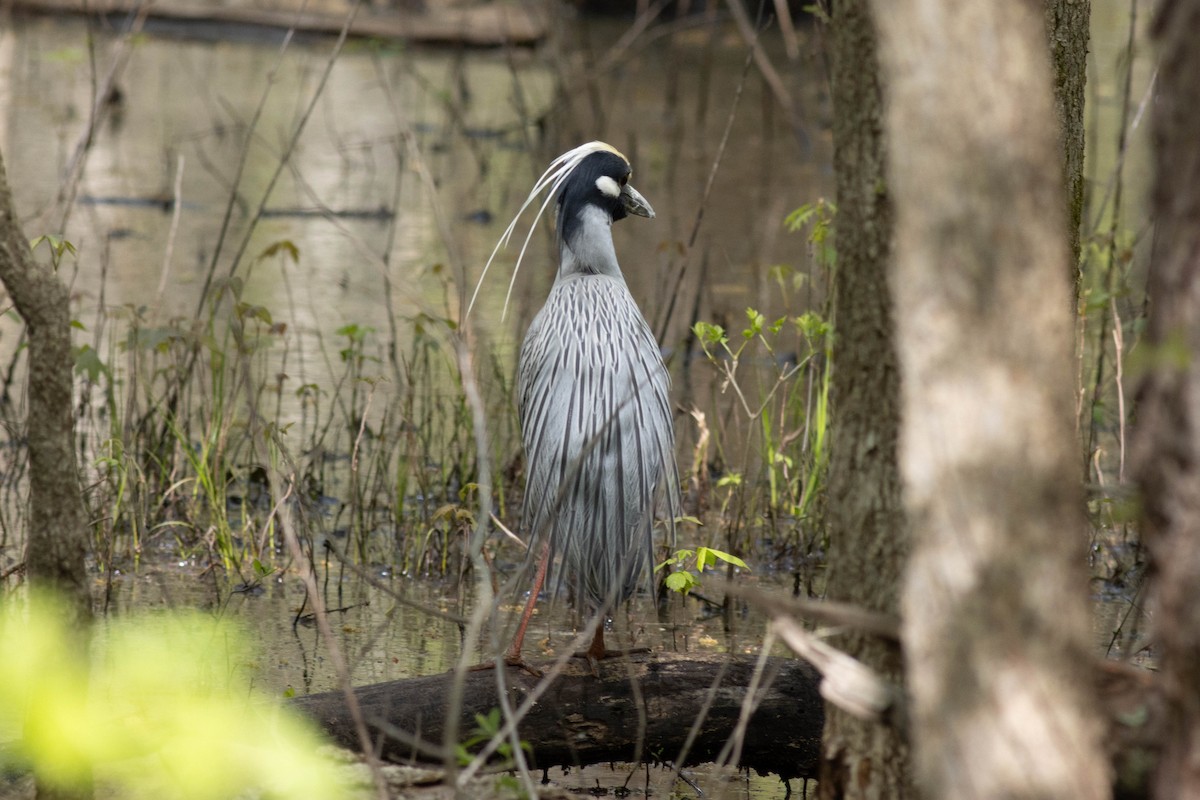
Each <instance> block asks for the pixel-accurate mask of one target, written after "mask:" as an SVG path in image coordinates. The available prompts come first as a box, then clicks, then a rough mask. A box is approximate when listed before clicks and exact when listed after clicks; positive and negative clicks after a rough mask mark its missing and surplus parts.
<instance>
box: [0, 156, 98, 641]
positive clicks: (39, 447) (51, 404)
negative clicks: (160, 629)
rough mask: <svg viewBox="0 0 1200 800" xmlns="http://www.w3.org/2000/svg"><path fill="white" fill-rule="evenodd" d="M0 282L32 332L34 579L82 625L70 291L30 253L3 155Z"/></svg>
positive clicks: (85, 599) (81, 521)
mask: <svg viewBox="0 0 1200 800" xmlns="http://www.w3.org/2000/svg"><path fill="white" fill-rule="evenodd" d="M0 282H2V283H3V284H4V288H5V289H6V290H7V291H8V295H9V297H11V298H12V302H13V305H14V306H16V309H17V313H18V314H20V315H21V318H22V319H23V320H24V321H25V325H26V327H27V328H28V331H29V386H28V399H27V402H28V405H29V418H28V420H27V421H26V437H27V441H28V449H29V506H30V517H29V519H30V522H29V536H28V542H27V546H26V551H25V572H26V575H27V576H28V578H29V580H30V581H31V582H33V583H35V584H42V585H44V586H47V587H49V588H52V589H56V590H58V591H59V592H61V593H62V595H63V596H64V598H65V599H66V600H67V601H68V602H69V603H70V604H71V606H72V608H73V609H74V610H75V613H76V614H77V615H78V617H79V619H80V620H85V619H87V618H89V617H90V616H91V596H90V593H89V591H88V584H87V573H86V569H85V564H84V558H85V557H86V555H87V535H88V534H87V522H86V517H85V515H84V509H83V499H82V494H81V492H80V486H79V472H78V468H77V466H76V461H75V449H74V447H73V446H72V430H73V421H72V417H71V394H72V387H73V383H72V380H73V378H72V375H73V368H74V363H75V361H74V357H73V356H72V354H71V315H70V308H69V305H68V296H67V289H66V287H65V286H64V285H63V283H62V281H60V280H59V279H58V276H57V275H55V274H54V272H53V271H51V270H50V269H49V268H48V267H45V266H43V265H40V264H38V263H37V262H36V261H35V260H34V258H33V253H31V252H30V250H29V241H28V239H26V238H25V235H24V233H22V231H21V226H20V223H19V222H18V221H17V216H16V212H15V211H14V209H13V201H12V193H11V192H10V191H9V187H8V176H7V174H6V173H5V170H4V161H3V158H2V157H0Z"/></svg>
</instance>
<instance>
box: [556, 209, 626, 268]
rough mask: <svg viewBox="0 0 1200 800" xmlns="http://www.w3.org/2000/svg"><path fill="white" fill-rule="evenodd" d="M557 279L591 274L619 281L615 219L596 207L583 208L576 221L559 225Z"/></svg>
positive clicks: (561, 219) (563, 221)
mask: <svg viewBox="0 0 1200 800" xmlns="http://www.w3.org/2000/svg"><path fill="white" fill-rule="evenodd" d="M558 230H559V237H558V276H559V277H560V278H562V277H565V276H567V275H575V274H580V273H582V274H590V275H609V276H612V277H614V278H620V277H622V275H621V267H620V266H619V265H618V264H617V251H616V249H615V248H614V247H613V240H612V218H611V217H609V215H608V213H607V212H605V211H603V210H602V209H599V208H597V207H596V206H592V205H589V206H584V207H583V209H582V210H581V211H580V212H579V213H578V215H577V216H576V218H575V219H574V220H566V219H563V218H561V217H560V218H559V221H558Z"/></svg>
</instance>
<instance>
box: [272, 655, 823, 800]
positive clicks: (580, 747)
mask: <svg viewBox="0 0 1200 800" xmlns="http://www.w3.org/2000/svg"><path fill="white" fill-rule="evenodd" d="M756 662H757V658H755V657H751V656H737V655H733V656H731V655H724V654H722V655H715V656H707V655H706V656H696V655H688V656H678V655H670V656H668V655H663V654H633V655H629V656H627V657H621V658H610V659H606V660H604V661H602V662H600V665H599V673H600V674H599V675H598V676H597V675H593V674H592V673H591V671H590V668H589V667H588V665H587V663H586V662H585V661H583V660H582V659H572V660H571V661H570V662H568V664H567V666H566V668H565V669H564V670H563V672H562V674H560V675H558V676H557V677H556V678H554V680H553V681H552V683H551V684H550V686H549V688H548V689H546V691H545V692H544V693H543V694H541V696H540V697H539V698H538V700H537V702H536V703H534V705H533V706H532V708H531V709H530V711H529V713H528V714H527V715H526V716H525V717H524V719H523V720H522V721H521V723H520V725H519V728H518V732H519V736H520V738H521V740H522V741H524V742H526V743H528V745H529V748H530V749H529V761H530V764H531V766H533V767H535V768H539V769H540V768H544V767H552V766H584V765H588V764H597V763H603V762H607V761H626V762H636V761H661V762H671V763H674V762H677V761H680V760H682V761H683V763H684V765H687V764H695V763H704V762H710V761H716V760H719V759H721V758H722V751H723V750H725V749H726V746H727V744H728V742H729V741H730V739H731V737H732V736H733V734H734V730H735V728H736V726H737V723H738V718H739V715H740V714H741V713H742V706H743V704H744V703H745V701H746V698H747V695H748V692H749V690H750V687H751V686H752V685H754V681H755V678H754V676H755V665H756ZM538 666H540V667H543V668H546V669H549V667H550V664H548V663H547V664H539V665H538ZM540 680H544V679H538V678H535V677H533V676H532V675H530V674H528V673H527V672H525V671H523V670H519V669H515V668H512V667H508V668H505V672H504V683H505V686H506V688H507V694H508V698H509V701H510V702H511V703H512V706H513V707H514V708H517V707H520V705H521V704H522V702H523V701H524V700H525V699H526V698H527V697H529V696H530V695H531V693H533V692H534V691H535V689H536V688H537V686H538V684H539V682H540ZM818 680H819V676H818V674H817V672H816V670H814V669H813V668H812V666H810V665H809V664H807V663H805V662H803V661H797V660H792V659H783V658H771V659H768V660H767V662H766V667H765V669H764V670H763V672H762V674H761V675H760V676H759V678H758V681H757V687H756V690H755V693H754V700H755V702H756V703H757V708H756V709H755V710H754V713H753V715H752V716H751V717H750V721H749V724H748V725H747V727H746V731H745V738H744V740H743V742H742V744H741V748H740V756H739V757H738V759H737V763H738V765H739V766H741V767H750V768H753V769H754V770H756V771H758V772H760V773H774V774H776V775H779V776H780V777H782V778H811V777H815V775H816V766H817V759H818V756H819V754H820V745H821V727H822V724H823V721H824V708H823V701H822V699H821V696H820V694H819V693H818V691H817V684H818ZM452 681H453V674H452V673H444V674H442V675H432V676H428V677H420V678H409V679H405V680H398V681H391V682H388V683H379V684H373V685H370V686H363V687H359V688H357V689H355V690H354V692H355V695H356V697H357V700H358V704H359V706H360V707H361V709H362V713H363V717H364V719H365V720H366V723H367V727H368V729H369V730H370V732H371V735H372V737H373V738H374V740H375V746H376V748H377V749H378V751H379V752H381V753H382V755H383V757H384V758H386V759H388V760H392V761H400V762H411V761H417V762H420V761H429V760H430V757H429V755H428V753H430V752H436V749H437V747H438V746H440V744H441V741H442V735H443V730H444V728H443V724H444V720H445V718H446V714H447V697H448V695H449V692H450V688H451V685H452ZM497 683H498V680H497V675H496V673H495V671H494V670H491V669H488V670H479V671H474V672H468V673H467V674H466V676H465V680H464V686H463V702H462V709H461V712H460V718H461V724H460V730H462V731H470V730H472V729H473V728H474V727H475V715H476V714H484V715H486V714H487V713H488V712H489V711H490V710H491V709H493V708H497V707H498V706H499V705H500V703H499V701H498V699H497V698H498V694H497V691H498V690H497ZM293 703H294V705H295V707H296V708H297V709H299V710H300V711H302V712H303V713H304V714H306V715H307V716H309V717H310V718H312V719H313V720H314V721H315V722H316V723H317V724H318V725H320V726H321V727H322V728H323V729H324V730H325V731H326V733H327V734H328V735H329V736H330V737H331V738H332V739H333V740H334V741H335V742H336V743H338V744H340V745H343V746H345V747H350V748H355V749H358V748H359V744H360V743H359V741H358V739H357V736H356V734H355V729H354V723H353V719H352V718H351V716H350V712H349V711H348V709H347V706H346V698H345V695H343V694H342V693H341V692H326V693H323V694H313V695H308V696H307V697H299V698H296V699H295V700H294V701H293ZM705 709H707V711H706V712H705ZM697 720H699V722H697ZM693 727H695V728H696V732H695V737H694V739H693V740H692V742H691V745H690V747H687V748H686V752H685V746H686V743H687V740H688V737H689V735H690V733H691V731H692V729H693ZM397 731H400V732H403V733H402V734H400V735H397V733H396V732H397ZM404 740H407V741H404ZM415 741H419V742H424V743H426V744H427V745H428V749H427V750H426V752H425V754H424V755H423V754H422V752H421V749H420V747H419V746H418V745H417V744H415ZM681 753H684V755H683V757H682V759H681V758H680V754H681Z"/></svg>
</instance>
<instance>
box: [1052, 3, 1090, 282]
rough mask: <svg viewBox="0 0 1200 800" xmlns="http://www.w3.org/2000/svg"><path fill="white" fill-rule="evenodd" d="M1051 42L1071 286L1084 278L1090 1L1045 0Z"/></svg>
mask: <svg viewBox="0 0 1200 800" xmlns="http://www.w3.org/2000/svg"><path fill="white" fill-rule="evenodd" d="M1045 3H1046V38H1047V39H1048V40H1049V42H1050V65H1051V69H1052V70H1053V79H1054V111H1055V113H1056V114H1057V115H1058V132H1059V144H1060V146H1061V147H1062V163H1063V179H1064V183H1065V185H1066V192H1067V242H1068V243H1069V246H1070V248H1071V256H1072V261H1071V264H1070V272H1069V273H1068V274H1069V275H1070V276H1071V282H1072V284H1077V283H1078V280H1079V234H1080V230H1079V228H1080V225H1081V223H1082V222H1083V157H1084V144H1085V142H1084V137H1085V130H1084V124H1083V101H1084V88H1085V87H1086V86H1087V53H1088V42H1089V41H1091V22H1092V3H1091V0H1045Z"/></svg>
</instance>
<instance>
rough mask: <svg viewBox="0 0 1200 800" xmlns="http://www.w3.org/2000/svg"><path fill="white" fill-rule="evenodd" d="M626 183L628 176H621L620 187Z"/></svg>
mask: <svg viewBox="0 0 1200 800" xmlns="http://www.w3.org/2000/svg"><path fill="white" fill-rule="evenodd" d="M627 183H629V176H628V175H622V176H621V185H622V186H624V185H625V184H627Z"/></svg>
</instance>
